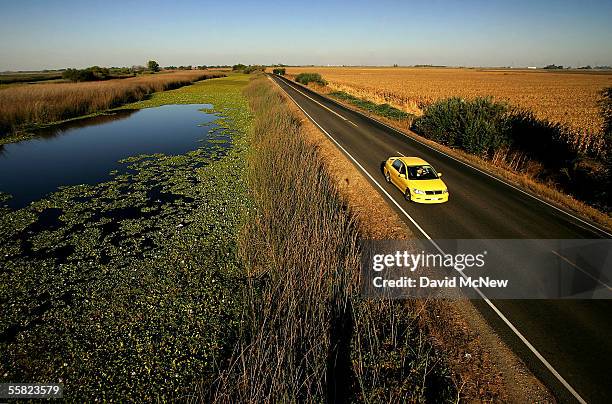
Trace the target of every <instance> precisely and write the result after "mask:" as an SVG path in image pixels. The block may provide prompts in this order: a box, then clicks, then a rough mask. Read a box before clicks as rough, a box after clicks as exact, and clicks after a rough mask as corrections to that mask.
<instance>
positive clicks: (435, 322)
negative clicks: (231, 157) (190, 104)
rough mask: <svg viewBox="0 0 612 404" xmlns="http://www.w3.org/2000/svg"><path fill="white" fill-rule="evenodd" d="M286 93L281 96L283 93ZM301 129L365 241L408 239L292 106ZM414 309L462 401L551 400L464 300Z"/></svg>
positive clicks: (413, 305)
mask: <svg viewBox="0 0 612 404" xmlns="http://www.w3.org/2000/svg"><path fill="white" fill-rule="evenodd" d="M283 94H284V95H285V97H287V96H286V94H285V93H284V92H283ZM287 99H288V100H289V103H288V105H290V107H291V108H292V109H294V111H296V112H297V113H298V115H299V116H301V117H302V125H303V129H304V132H305V133H307V135H308V139H309V140H310V141H311V142H312V144H313V146H314V147H317V148H318V149H319V152H320V155H321V157H322V158H323V159H324V161H325V163H326V165H327V166H328V168H329V172H330V173H331V174H332V175H333V177H334V178H335V179H336V181H337V183H338V188H339V189H340V191H341V193H342V195H343V196H344V197H345V198H346V200H347V202H348V204H349V205H350V208H351V210H352V211H353V212H355V214H356V216H357V218H358V220H359V226H360V230H361V232H362V234H363V235H364V236H365V237H367V238H371V239H411V238H414V235H413V233H412V231H411V230H410V229H409V228H408V227H407V226H406V224H405V223H404V222H403V221H402V220H401V218H400V217H398V216H397V214H396V213H395V212H394V211H393V210H392V209H391V208H390V207H389V205H388V204H387V202H386V201H385V200H384V199H383V197H382V196H381V195H380V194H379V193H378V192H377V191H376V190H375V189H374V187H373V186H372V185H371V184H370V183H369V182H368V181H367V179H366V178H365V177H364V176H363V175H362V173H361V172H360V171H359V170H358V169H357V168H356V167H355V166H354V165H353V164H352V163H351V162H350V161H349V160H348V158H346V156H344V154H343V153H342V152H341V151H340V150H339V149H338V148H337V147H336V146H335V145H334V144H333V143H332V142H331V141H330V140H329V139H328V138H327V137H326V135H325V134H324V133H323V132H321V131H320V130H319V129H318V128H317V127H316V126H315V125H314V124H313V123H312V122H311V121H310V120H309V119H308V118H307V117H306V116H305V115H304V114H303V112H302V111H301V110H300V109H299V108H297V106H296V105H295V104H294V103H293V101H292V100H291V99H290V98H289V97H287ZM406 306H407V307H406V309H407V310H412V311H417V312H419V313H420V326H421V327H422V328H423V329H424V330H425V331H426V333H427V334H428V335H429V337H430V338H431V340H432V343H433V344H434V346H435V347H436V348H438V349H440V350H441V351H443V352H445V354H446V356H447V357H448V360H449V366H450V367H451V371H452V372H453V376H454V379H455V382H456V384H457V389H458V390H459V392H460V397H461V398H462V399H463V400H466V401H470V402H474V401H502V402H554V401H555V400H554V398H553V397H552V395H551V394H550V393H549V392H548V390H547V389H546V388H545V387H544V386H543V385H542V383H541V382H540V381H539V380H537V379H536V378H535V377H534V376H533V375H532V374H531V373H530V372H529V370H528V369H527V368H526V366H525V365H524V363H523V362H522V361H521V360H520V359H519V358H518V357H516V355H514V354H513V353H512V351H511V350H510V349H509V348H508V347H507V346H506V345H505V344H504V343H503V342H502V341H501V340H500V338H499V337H498V336H497V335H496V334H495V332H494V331H493V330H492V329H491V328H490V327H489V325H488V324H487V323H486V321H485V319H484V318H483V317H482V316H481V315H480V313H478V311H477V310H476V308H475V307H474V306H473V305H472V304H471V303H470V302H469V301H452V302H451V301H429V302H423V301H414V300H412V301H406Z"/></svg>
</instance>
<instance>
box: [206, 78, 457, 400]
mask: <svg viewBox="0 0 612 404" xmlns="http://www.w3.org/2000/svg"><path fill="white" fill-rule="evenodd" d="M246 94H247V97H248V98H249V100H250V104H251V107H252V109H253V112H254V115H255V121H254V127H253V128H254V129H253V132H252V134H251V141H250V145H251V149H250V150H251V155H250V157H249V160H248V172H249V189H250V192H251V194H252V199H253V201H254V207H255V209H254V210H252V211H251V212H250V214H249V216H248V218H247V225H246V226H245V228H244V230H243V237H242V241H241V247H240V251H241V256H242V257H243V259H244V260H245V265H246V266H247V268H248V270H249V273H248V279H249V281H248V284H247V293H246V295H245V297H244V300H245V301H246V302H247V304H246V305H245V309H244V314H243V320H242V323H243V324H245V328H244V329H243V330H242V333H241V337H240V340H239V343H238V344H237V345H236V348H235V351H234V355H233V359H232V361H231V363H230V365H229V367H228V368H227V369H226V371H225V372H223V374H222V375H221V377H220V379H219V383H218V385H217V388H216V390H215V391H214V392H213V397H207V399H209V398H210V399H213V400H214V401H216V402H223V403H233V402H278V401H282V402H337V401H346V402H348V401H356V402H387V401H389V402H414V401H423V400H425V399H428V400H432V401H448V400H450V399H452V398H453V397H455V395H456V391H455V389H454V384H453V382H452V380H451V379H450V377H449V376H448V373H447V371H446V368H445V367H444V365H443V363H444V361H443V360H442V359H441V357H440V355H439V353H437V352H435V351H434V350H433V349H432V348H431V346H430V345H429V344H428V342H427V338H426V337H425V336H424V335H423V334H421V332H420V330H419V328H418V327H416V325H415V323H416V321H415V315H414V313H413V312H411V311H410V310H408V309H407V307H406V306H405V304H403V302H400V301H385V300H376V301H370V300H368V299H363V298H361V297H360V296H359V293H358V287H357V286H358V284H357V282H358V274H359V265H360V247H359V232H358V229H357V226H356V223H355V219H354V217H353V216H352V214H351V212H350V210H349V209H348V207H347V206H346V202H345V201H344V200H343V199H342V198H341V196H340V195H339V193H338V190H337V188H336V185H335V182H334V180H333V179H332V178H331V177H330V174H329V173H328V171H327V169H326V167H325V165H324V163H323V161H322V159H321V158H320V156H319V154H318V153H319V152H318V150H317V149H316V148H313V147H312V145H311V144H310V143H308V142H307V141H306V140H305V135H304V133H303V129H302V127H301V123H300V122H301V117H300V116H297V115H296V114H295V113H294V112H292V111H291V110H290V109H289V107H288V105H287V103H286V101H285V99H284V98H283V96H282V95H281V93H280V92H279V91H278V89H277V88H275V87H273V84H272V83H271V82H269V81H268V80H265V79H264V78H257V79H256V80H254V81H253V82H252V83H251V84H250V85H249V87H248V88H247V90H246ZM286 167H300V168H299V175H296V173H295V171H294V170H287V169H285V168H286ZM203 394H204V395H207V392H204V393H203Z"/></svg>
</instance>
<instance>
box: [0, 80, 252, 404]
mask: <svg viewBox="0 0 612 404" xmlns="http://www.w3.org/2000/svg"><path fill="white" fill-rule="evenodd" d="M247 81H248V76H242V75H233V76H232V77H227V78H222V79H216V80H206V81H203V82H199V83H196V84H194V85H191V86H186V87H182V88H180V89H178V90H173V91H167V92H163V93H156V94H154V95H153V96H152V97H151V98H150V99H148V100H146V101H144V102H141V103H137V104H132V105H129V106H127V107H129V108H144V107H148V106H156V105H161V104H166V103H210V104H212V105H213V106H214V110H213V111H215V112H218V113H219V114H220V117H219V119H218V120H217V121H216V122H215V123H216V125H218V126H217V127H211V129H210V132H209V139H208V140H207V141H203V142H202V143H201V145H200V147H199V148H196V147H197V145H194V149H195V150H194V151H191V152H188V153H185V154H183V155H177V156H167V155H162V154H158V155H151V156H135V157H133V158H128V159H126V160H125V161H124V163H125V170H121V172H119V173H115V174H114V178H113V179H112V180H110V181H108V182H104V183H100V184H95V185H80V186H69V187H65V188H62V189H60V190H59V191H57V192H55V193H53V194H51V195H50V196H48V197H46V198H45V199H43V200H40V201H36V202H34V203H32V204H31V205H29V206H28V207H26V208H23V209H19V210H16V211H13V210H10V209H6V208H1V207H0V268H2V270H1V271H0V311H1V312H2V316H0V381H9V380H12V381H14V380H20V381H27V380H32V381H33V380H44V381H49V382H62V383H63V384H64V387H65V392H64V397H66V398H67V399H68V400H70V401H94V400H96V399H98V400H105V401H108V400H114V401H143V400H144V401H153V400H160V401H169V400H172V399H178V398H179V397H185V395H186V394H189V393H192V392H193V385H194V384H196V383H200V382H202V380H211V379H214V378H215V375H216V374H217V373H218V368H219V366H220V364H221V363H223V361H224V359H225V358H226V357H227V356H228V355H229V354H231V349H232V347H233V346H234V343H235V341H236V335H237V333H238V332H237V330H238V328H239V324H240V323H239V320H240V314H241V310H242V303H241V298H242V293H241V292H240V291H241V290H242V288H243V285H244V268H243V265H242V262H241V259H240V257H239V256H238V254H237V250H236V244H237V235H238V233H239V230H240V228H241V226H242V223H243V218H244V214H245V212H246V211H248V209H249V208H248V207H249V205H250V202H249V200H248V198H247V194H246V178H245V177H244V173H245V168H246V167H245V164H244V154H245V153H246V150H247V146H248V145H247V143H246V138H245V134H246V133H247V132H248V131H249V128H250V124H251V119H252V118H251V114H250V113H249V109H248V104H247V102H246V99H245V98H244V96H243V95H242V89H243V88H244V86H245V85H246V83H247ZM203 131H204V129H203ZM203 133H205V132H203ZM228 141H230V142H231V144H232V147H231V148H230V149H228V148H226V147H224V145H225V144H226V143H227V142H228ZM0 206H2V204H1V203H0Z"/></svg>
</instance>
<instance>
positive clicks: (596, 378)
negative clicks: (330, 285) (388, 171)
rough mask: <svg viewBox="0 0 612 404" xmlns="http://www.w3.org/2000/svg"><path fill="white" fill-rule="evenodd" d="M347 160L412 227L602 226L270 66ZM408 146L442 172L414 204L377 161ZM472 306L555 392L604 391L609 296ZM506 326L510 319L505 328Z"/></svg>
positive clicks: (538, 233)
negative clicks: (429, 196)
mask: <svg viewBox="0 0 612 404" xmlns="http://www.w3.org/2000/svg"><path fill="white" fill-rule="evenodd" d="M270 77H271V78H272V80H274V81H275V82H276V83H277V84H278V85H279V86H280V88H281V89H282V90H284V91H285V92H286V93H287V94H288V95H289V97H290V98H291V99H293V101H294V102H295V103H296V104H297V106H298V107H299V108H300V109H302V111H304V113H305V114H306V115H307V116H308V117H309V118H310V119H311V120H312V121H313V122H314V123H315V124H316V125H317V126H318V127H319V128H320V129H321V130H322V131H323V132H324V133H326V134H327V136H329V137H330V139H331V140H332V141H333V142H334V143H335V144H336V145H337V146H338V147H339V148H340V149H341V150H342V151H343V152H344V153H345V154H346V155H347V156H348V157H349V158H350V159H351V160H352V161H353V163H354V164H355V165H356V166H357V167H358V168H359V169H360V170H362V172H363V173H364V175H366V177H368V178H369V180H370V182H372V184H373V185H374V187H375V188H376V189H378V190H379V191H380V193H381V194H382V195H383V197H385V198H386V200H387V201H388V202H389V204H390V206H391V207H392V208H393V209H394V210H395V211H396V212H397V213H398V214H399V216H400V217H401V218H402V219H403V220H405V221H406V223H407V224H408V225H409V226H410V228H411V229H413V231H414V234H415V235H417V236H418V237H423V238H432V239H469V238H472V239H501V238H516V239H569V238H571V239H581V238H587V239H595V238H610V237H611V235H610V234H609V233H607V232H606V231H605V230H602V229H599V228H597V227H596V226H593V225H592V224H590V223H587V222H585V221H583V220H581V219H580V218H578V217H575V216H573V215H571V214H568V213H566V212H564V211H562V210H560V209H557V208H555V207H553V206H552V205H550V204H548V203H546V202H544V201H541V200H539V199H537V198H534V197H532V196H530V195H529V194H527V193H525V192H523V191H521V190H519V189H517V188H515V187H513V186H512V185H509V184H507V183H505V182H503V181H500V180H499V179H497V178H495V177H493V176H491V175H489V174H487V173H485V172H483V171H481V170H479V169H476V168H473V167H470V166H468V165H466V164H464V163H462V162H460V161H458V160H456V159H454V158H453V157H451V156H448V155H446V154H444V153H442V152H439V151H437V150H435V149H433V148H431V147H430V146H428V145H426V144H424V143H422V142H420V141H418V140H417V139H415V138H413V137H410V136H406V135H405V134H402V133H400V132H398V131H396V130H394V129H392V128H390V127H388V126H386V125H385V124H382V123H380V122H378V121H375V120H373V119H370V118H368V117H366V116H364V115H362V114H360V113H357V112H355V111H352V110H350V109H348V108H345V107H343V106H342V105H340V104H338V103H336V102H334V101H332V100H330V99H328V98H326V97H323V96H321V95H319V94H316V93H314V92H312V91H310V90H308V89H306V88H304V87H302V86H300V85H298V84H296V83H293V82H291V81H289V80H286V79H284V78H281V77H278V76H270ZM397 155H405V156H418V157H421V158H424V159H425V160H427V161H428V162H429V163H431V164H432V165H433V166H434V167H435V168H436V170H437V171H439V172H442V173H443V180H444V181H445V183H446V184H447V185H448V188H449V192H450V199H449V202H448V203H446V204H441V205H417V204H411V203H408V202H406V201H404V200H403V196H402V195H401V193H400V191H399V190H397V189H396V188H395V187H393V186H392V185H389V184H387V183H386V182H384V178H383V176H382V173H381V162H382V161H384V160H385V159H387V158H388V157H390V156H397ZM476 305H477V307H478V308H479V310H480V311H481V313H482V314H483V315H484V316H485V318H486V319H487V321H489V322H490V324H491V325H492V326H493V328H494V329H496V331H497V332H498V334H499V335H500V336H502V338H504V340H505V341H506V342H507V343H508V344H509V345H510V346H511V347H512V348H513V349H514V351H515V352H517V354H519V356H521V357H522V358H523V360H524V361H525V362H526V363H527V364H528V365H529V366H530V368H531V369H532V370H533V372H534V373H535V374H536V375H537V376H539V377H540V378H541V379H542V380H543V381H544V382H545V383H546V384H547V385H548V386H549V387H550V388H551V389H552V390H553V391H554V392H555V393H556V395H557V397H558V398H559V399H560V400H562V401H566V400H567V401H582V400H585V401H587V402H606V401H609V400H610V398H611V397H612V383H611V382H610V380H611V379H610V378H611V372H610V366H609V364H608V363H607V360H608V358H611V357H612V340H611V339H610V337H609V336H610V335H612V315H611V313H612V310H611V309H612V304H609V301H607V300H606V301H551V300H546V301H542V300H538V301H525V300H507V301H495V302H493V303H491V302H489V304H485V302H484V301H481V302H477V303H476ZM513 327H515V328H514V329H513Z"/></svg>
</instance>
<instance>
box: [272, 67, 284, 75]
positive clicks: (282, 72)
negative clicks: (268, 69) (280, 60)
mask: <svg viewBox="0 0 612 404" xmlns="http://www.w3.org/2000/svg"><path fill="white" fill-rule="evenodd" d="M285 72H286V70H285V68H284V67H278V68H276V69H274V70H272V73H274V74H278V75H279V76H284V75H285Z"/></svg>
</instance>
